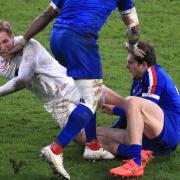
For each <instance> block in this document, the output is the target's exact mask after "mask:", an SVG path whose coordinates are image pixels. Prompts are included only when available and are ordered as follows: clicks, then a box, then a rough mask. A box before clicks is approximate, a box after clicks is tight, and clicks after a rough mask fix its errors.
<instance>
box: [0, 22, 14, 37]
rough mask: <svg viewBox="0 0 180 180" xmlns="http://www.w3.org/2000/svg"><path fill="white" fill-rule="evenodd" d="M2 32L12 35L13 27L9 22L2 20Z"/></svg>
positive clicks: (0, 30)
mask: <svg viewBox="0 0 180 180" xmlns="http://www.w3.org/2000/svg"><path fill="white" fill-rule="evenodd" d="M0 32H6V33H7V34H8V35H9V36H11V35H12V29H11V25H10V23H9V22H8V21H2V20H0Z"/></svg>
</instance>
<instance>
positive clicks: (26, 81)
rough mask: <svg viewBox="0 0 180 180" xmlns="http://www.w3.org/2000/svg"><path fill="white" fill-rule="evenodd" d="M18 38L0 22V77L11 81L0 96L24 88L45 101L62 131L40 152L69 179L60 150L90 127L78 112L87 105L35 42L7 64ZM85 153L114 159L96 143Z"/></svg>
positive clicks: (84, 114) (6, 84)
mask: <svg viewBox="0 0 180 180" xmlns="http://www.w3.org/2000/svg"><path fill="white" fill-rule="evenodd" d="M20 39H21V37H19V36H17V37H14V36H13V34H12V30H11V27H10V24H9V23H8V22H6V21H0V76H1V77H5V78H8V79H10V80H9V81H8V82H7V83H5V84H4V85H3V86H0V96H4V95H8V94H11V93H14V92H16V91H18V90H21V89H23V88H27V89H29V90H30V91H32V92H33V93H35V94H36V95H37V96H38V97H39V98H40V99H41V100H42V101H43V102H44V107H45V109H46V110H47V111H48V112H50V113H52V116H53V117H54V118H55V120H56V121H57V122H58V124H59V125H60V127H61V128H63V129H62V131H61V132H60V134H59V136H58V137H57V139H56V140H55V141H54V143H53V144H51V145H48V146H46V147H44V148H43V149H42V150H41V153H42V155H43V156H45V157H46V158H47V159H48V160H49V161H50V162H52V164H53V165H54V167H55V169H56V171H57V172H58V173H59V174H60V175H62V176H64V177H65V178H66V179H70V175H69V174H68V173H67V172H66V170H65V169H64V166H63V151H64V148H65V147H66V146H67V145H68V144H69V143H70V142H71V141H72V140H73V139H74V138H75V137H76V136H77V135H78V134H79V132H80V131H81V129H83V128H85V127H86V126H87V124H88V125H89V122H88V121H87V120H86V119H88V118H86V116H89V114H88V113H84V112H83V110H81V109H83V108H86V106H87V105H86V104H85V103H82V102H80V94H79V91H78V89H77V88H76V86H75V84H74V80H73V79H72V78H71V77H68V76H67V75H66V69H65V68H64V67H63V66H61V65H60V64H59V63H58V62H57V61H56V60H55V59H54V58H53V57H52V56H51V55H50V54H49V53H48V52H47V50H45V48H44V47H43V46H42V45H41V44H40V43H39V42H37V41H36V40H33V39H32V40H30V41H29V42H28V43H27V44H26V46H25V47H24V49H23V51H22V53H19V54H17V55H16V56H15V57H14V58H13V59H12V61H11V63H8V62H6V61H5V60H4V58H3V55H4V54H5V53H7V52H8V51H9V50H11V49H12V48H13V47H14V45H15V44H17V43H19V41H20ZM90 113H91V112H90ZM95 131H96V130H95ZM91 134H92V133H90V134H86V136H90V135H91ZM57 144H58V146H57ZM85 152H86V153H85V154H84V157H85V158H86V157H87V158H89V159H113V158H114V155H112V154H111V153H110V152H108V151H106V150H104V149H103V148H102V147H101V146H100V144H99V143H96V144H94V146H93V147H92V148H89V149H88V151H87V150H86V151H85Z"/></svg>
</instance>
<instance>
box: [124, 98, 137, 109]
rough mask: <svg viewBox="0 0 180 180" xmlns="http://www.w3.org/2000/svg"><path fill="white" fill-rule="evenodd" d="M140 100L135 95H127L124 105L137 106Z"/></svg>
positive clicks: (127, 106) (128, 106)
mask: <svg viewBox="0 0 180 180" xmlns="http://www.w3.org/2000/svg"><path fill="white" fill-rule="evenodd" d="M139 105H140V102H139V100H138V98H137V97H134V96H128V97H126V98H125V106H126V108H137V107H139Z"/></svg>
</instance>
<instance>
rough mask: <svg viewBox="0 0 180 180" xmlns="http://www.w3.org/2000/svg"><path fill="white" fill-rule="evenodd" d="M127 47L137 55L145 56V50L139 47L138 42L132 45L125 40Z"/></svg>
mask: <svg viewBox="0 0 180 180" xmlns="http://www.w3.org/2000/svg"><path fill="white" fill-rule="evenodd" d="M125 48H126V49H127V50H128V51H129V52H131V53H133V54H134V55H136V56H139V57H141V58H143V57H144V56H145V52H144V51H143V50H141V49H139V48H138V47H137V43H136V44H133V45H132V44H129V43H128V42H125Z"/></svg>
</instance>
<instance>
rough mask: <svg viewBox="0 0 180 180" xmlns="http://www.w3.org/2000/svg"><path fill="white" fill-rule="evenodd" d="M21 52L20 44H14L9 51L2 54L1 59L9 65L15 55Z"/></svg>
mask: <svg viewBox="0 0 180 180" xmlns="http://www.w3.org/2000/svg"><path fill="white" fill-rule="evenodd" d="M22 50H23V46H22V44H20V43H19V44H16V45H15V46H14V47H13V48H12V49H11V50H10V51H8V52H6V53H4V54H2V57H3V58H4V60H5V61H6V62H9V63H11V60H12V59H13V58H14V57H15V56H16V54H17V53H19V52H21V51H22Z"/></svg>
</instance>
